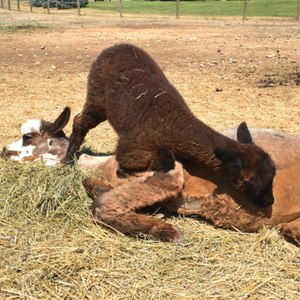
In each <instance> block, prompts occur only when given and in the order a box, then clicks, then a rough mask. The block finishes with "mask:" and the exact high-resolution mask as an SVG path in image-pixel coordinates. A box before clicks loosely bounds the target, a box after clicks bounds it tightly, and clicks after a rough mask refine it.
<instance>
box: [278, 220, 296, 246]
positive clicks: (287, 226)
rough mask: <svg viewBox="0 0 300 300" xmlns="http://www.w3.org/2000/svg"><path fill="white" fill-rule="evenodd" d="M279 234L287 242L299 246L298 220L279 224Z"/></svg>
mask: <svg viewBox="0 0 300 300" xmlns="http://www.w3.org/2000/svg"><path fill="white" fill-rule="evenodd" d="M279 232H280V234H281V235H283V236H284V238H285V239H286V240H287V241H289V242H293V243H296V244H298V245H300V218H298V219H296V220H294V221H292V222H289V223H283V224H281V225H280V227H279Z"/></svg>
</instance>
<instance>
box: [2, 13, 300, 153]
mask: <svg viewBox="0 0 300 300" xmlns="http://www.w3.org/2000/svg"><path fill="white" fill-rule="evenodd" d="M24 22H26V23H24ZM20 24H23V27H26V26H25V25H24V24H27V26H28V24H38V26H39V27H43V26H44V27H45V26H46V28H38V29H36V30H32V31H30V32H28V30H26V28H25V29H22V28H21V29H19V30H18V31H17V32H15V33H2V34H0V97H1V111H0V116H1V118H0V128H1V129H0V149H1V148H2V147H3V146H4V145H6V144H8V143H10V142H13V141H15V140H16V139H17V138H19V136H20V126H21V124H22V123H23V122H25V121H27V120H29V119H32V118H36V119H40V118H43V119H46V120H49V121H51V120H54V119H55V118H56V116H57V115H58V114H59V113H60V112H61V111H62V109H63V108H64V107H65V106H69V107H70V108H71V110H72V118H73V116H74V114H76V113H78V112H79V111H80V110H81V108H82V106H83V102H84V100H85V94H86V81H87V75H88V71H89V68H90V66H91V63H92V62H93V60H94V59H95V58H96V57H97V56H98V55H99V53H100V52H101V51H102V50H103V49H104V48H106V47H109V46H112V45H113V44H116V43H121V42H122V43H123V42H126V43H127V42H129V43H133V44H135V45H138V46H140V47H141V48H143V49H145V50H146V51H147V52H148V53H149V54H150V55H151V56H152V57H153V58H154V59H155V60H156V61H157V62H158V64H159V65H160V66H161V68H162V69H163V71H164V72H165V74H166V76H167V77H168V78H169V80H170V81H171V82H172V83H173V84H174V85H175V87H176V88H177V89H178V90H179V92H180V93H181V94H182V96H183V97H184V99H185V100H186V101H187V103H188V105H189V106H190V107H191V109H192V111H193V112H194V113H195V114H196V115H197V116H198V117H199V118H200V119H201V120H202V121H204V122H205V123H207V124H208V125H210V126H211V127H213V128H215V129H223V128H227V127H235V126H237V125H238V124H239V123H240V122H242V121H247V123H248V125H249V126H256V127H267V128H274V129H277V130H282V131H285V132H287V133H291V134H294V135H297V136H299V137H300V122H299V120H300V118H299V104H300V97H299V89H300V85H299V83H300V69H299V66H300V64H299V63H300V27H299V24H298V23H297V22H296V21H293V20H257V19H255V20H253V19H251V20H248V21H246V22H245V23H243V22H242V21H241V20H239V19H219V20H217V19H183V18H181V19H179V20H176V19H171V18H161V17H151V16H145V17H143V18H136V17H132V16H131V17H124V18H122V19H119V18H118V17H117V16H115V17H112V16H107V17H103V16H101V17H95V16H94V17H87V16H84V17H76V16H73V15H68V14H66V15H64V14H55V13H53V14H51V15H46V14H45V13H43V14H29V13H24V12H16V11H7V10H3V9H2V10H0V25H1V26H2V27H3V28H4V27H5V26H12V25H20ZM21 27H22V26H21ZM0 32H1V31H0ZM66 131H67V134H70V131H71V124H69V125H68V127H67V130H66ZM115 141H116V136H115V134H114V132H113V130H112V129H111V127H110V126H109V124H108V123H107V122H105V123H104V124H102V125H100V126H99V127H98V128H97V129H95V130H92V131H91V132H90V133H89V135H88V136H87V139H86V144H87V145H92V148H93V149H94V150H97V151H103V152H109V151H113V150H114V147H115Z"/></svg>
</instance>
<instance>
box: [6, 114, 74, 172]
mask: <svg viewBox="0 0 300 300" xmlns="http://www.w3.org/2000/svg"><path fill="white" fill-rule="evenodd" d="M69 116H70V111H69V109H65V110H64V112H63V113H62V114H61V115H60V116H59V117H58V119H57V120H56V121H55V122H54V123H50V122H47V121H44V120H30V121H28V122H27V123H25V124H23V125H22V127H21V134H22V138H21V139H20V140H19V141H17V142H15V143H13V144H10V145H8V146H6V147H4V149H3V151H2V155H3V156H6V157H8V158H10V159H11V160H13V161H15V162H18V163H25V162H32V161H39V162H42V163H44V164H46V165H48V166H51V165H55V164H58V163H60V161H61V158H62V157H64V156H65V153H66V150H67V148H68V145H69V143H68V139H67V138H66V136H65V134H64V133H63V131H62V128H63V127H64V126H65V125H66V124H67V122H68V120H69Z"/></svg>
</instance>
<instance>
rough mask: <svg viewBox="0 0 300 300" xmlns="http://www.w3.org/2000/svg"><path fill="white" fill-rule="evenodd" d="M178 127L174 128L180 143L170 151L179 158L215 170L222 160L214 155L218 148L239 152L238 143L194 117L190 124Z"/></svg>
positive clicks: (191, 116) (181, 123) (182, 123)
mask: <svg viewBox="0 0 300 300" xmlns="http://www.w3.org/2000/svg"><path fill="white" fill-rule="evenodd" d="M187 124H189V125H187ZM177 125H178V126H177V127H174V131H175V132H174V134H176V135H177V136H176V139H177V141H178V142H177V143H174V144H175V145H174V148H173V149H170V150H172V151H174V153H176V156H177V158H180V159H186V160H190V161H192V162H195V163H200V164H203V163H206V164H207V165H209V166H210V167H211V168H212V169H215V168H217V167H218V166H219V165H220V160H219V159H217V158H216V156H215V154H214V150H215V149H216V148H225V149H230V150H232V151H237V150H238V148H239V146H240V143H238V142H237V141H234V140H232V139H229V138H228V137H226V136H224V135H222V134H220V133H218V132H216V131H215V130H213V129H212V128H210V127H208V126H207V125H205V124H204V123H203V122H201V121H200V120H198V119H197V118H196V117H195V116H193V115H190V116H189V122H186V121H185V122H180V123H179V124H177Z"/></svg>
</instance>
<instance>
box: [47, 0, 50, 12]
mask: <svg viewBox="0 0 300 300" xmlns="http://www.w3.org/2000/svg"><path fill="white" fill-rule="evenodd" d="M49 6H50V5H49V0H47V14H48V15H50V7H49Z"/></svg>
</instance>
